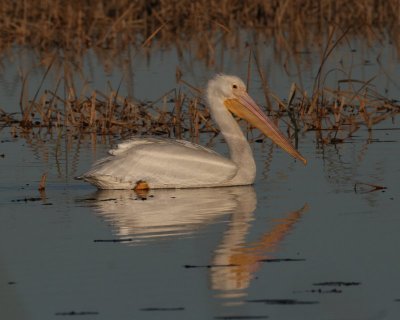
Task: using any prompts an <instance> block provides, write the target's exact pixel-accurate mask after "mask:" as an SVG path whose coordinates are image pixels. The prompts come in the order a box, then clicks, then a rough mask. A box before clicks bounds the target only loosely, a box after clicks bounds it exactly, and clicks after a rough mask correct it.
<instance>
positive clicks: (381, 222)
mask: <svg viewBox="0 0 400 320" xmlns="http://www.w3.org/2000/svg"><path fill="white" fill-rule="evenodd" d="M381 51H384V52H386V53H390V48H386V49H382V50H381ZM342 53H343V52H342ZM346 54H348V52H347V53H346ZM364 54H365V53H364ZM368 54H369V53H367V54H366V55H368ZM344 55H345V54H344V53H343V54H342V56H344ZM161 56H162V55H160V57H158V58H159V59H158V58H157V57H156V58H155V59H153V61H155V65H156V66H164V67H165V68H171V70H169V71H168V72H167V73H166V74H168V76H171V79H170V78H167V79H164V81H161V82H160V88H158V89H157V91H158V93H159V94H158V93H157V94H156V96H158V95H161V94H163V93H164V92H165V91H166V90H164V87H165V88H167V86H169V87H168V89H169V88H170V87H173V86H174V84H173V81H174V80H173V76H174V68H175V65H174V64H173V63H171V64H166V63H164V64H163V63H162V62H163V61H169V60H168V57H167V58H166V57H165V56H164V58H162V57H161ZM163 59H165V60H163ZM159 61H160V62H159ZM173 61H175V60H173ZM226 63H227V62H226ZM230 64H231V65H233V67H230V68H228V69H229V70H228V71H232V72H234V71H235V70H236V69H239V67H237V64H235V63H234V62H232V61H230ZM171 65H173V68H172V67H170V66H171ZM360 65H363V67H362V68H360V69H359V70H364V71H365V73H362V72H361V71H359V73H358V75H363V76H365V79H367V78H368V77H369V74H368V72H370V71H368V70H370V69H368V68H369V67H370V66H367V64H363V63H360ZM374 65H375V67H376V64H374ZM168 66H169V67H168ZM146 68H147V67H146ZM146 68H145V67H143V68H142V69H141V68H138V74H141V73H142V74H145V71H146V70H148V69H146ZM244 68H245V67H242V69H241V71H239V72H237V73H239V74H240V73H242V74H243V70H244ZM313 68H315V67H312V68H311V69H310V70H313ZM371 68H374V67H371ZM396 68H397V67H396ZM396 68H392V69H391V70H396ZM152 70H154V69H152ZM195 70H196V69H195ZM374 70H376V69H374ZM7 72H10V74H12V71H10V70H8V71H7ZM196 72H197V71H196ZM196 72H195V71H194V72H193V74H192V75H191V77H192V78H193V79H196V78H197V79H201V80H198V81H199V83H201V82H202V81H203V83H204V78H206V77H207V76H208V74H207V72H203V73H202V75H201V76H199V77H197V76H196ZM274 72H275V75H278V76H279V75H281V74H282V73H279V72H278V71H276V70H275V71H274ZM154 73H155V75H156V76H157V77H159V75H160V73H158V74H157V72H156V71H154ZM309 73H310V74H311V73H312V72H311V71H309ZM272 74H273V75H274V73H272ZM152 77H153V76H150V75H148V76H147V77H144V76H143V79H144V80H143V82H140V81H139V80H137V81H138V83H139V82H140V83H144V84H141V85H140V86H141V87H140V88H145V89H143V91H141V90H136V92H137V93H135V94H137V95H138V96H140V97H142V98H145V97H147V98H153V96H152V95H151V94H150V93H149V92H150V89H151V88H153V87H152V86H151V85H150V83H151V81H152V80H151V79H153V78H152ZM4 79H9V78H7V77H4ZM271 79H275V80H276V82H272V85H273V86H274V88H280V90H281V91H282V95H281V96H285V95H286V93H287V92H288V88H289V87H290V81H289V80H287V78H286V80H285V79H281V78H279V77H275V78H274V77H272V78H271ZM278 79H280V80H279V81H282V83H283V84H282V85H280V84H279V83H278V82H279V81H278ZM310 79H311V76H309V80H308V81H309V82H310ZM7 81H8V80H7ZM169 81H170V82H171V83H170V84H168V85H167V84H166V83H168V82H169ZM3 83H4V82H3ZM146 83H147V85H146ZM377 85H379V86H381V87H382V88H386V89H387V88H389V89H388V92H389V94H391V95H392V97H395V96H396V95H397V96H398V91H396V90H395V89H396V87H395V86H394V85H393V84H392V83H391V82H390V81H389V82H387V83H384V82H383V81H381V82H379V81H378V82H377ZM7 88H9V87H7ZM256 89H257V86H255V87H253V89H252V90H253V92H256V91H257V90H256ZM15 91H16V92H18V90H16V89H15ZM275 91H276V90H275ZM278 91H279V90H278ZM396 92H397V94H396ZM8 93H9V96H8V98H7V95H6V94H5V95H4V100H3V101H2V103H3V104H7V103H8V102H7V101H8V100H7V99H11V100H12V99H16V93H13V91H12V90H11V91H9V92H8ZM152 94H153V93H152ZM256 99H257V100H259V101H260V100H262V95H261V94H260V93H258V95H257V94H256ZM204 140H206V138H204ZM95 141H97V142H99V138H97V139H95ZM0 142H1V143H0V155H1V157H0V164H1V168H2V169H1V171H0V191H1V198H0V212H1V213H0V318H1V319H57V318H61V319H64V318H70V317H73V318H74V319H75V318H77V319H78V318H79V319H264V318H267V317H269V319H327V320H331V319H346V320H347V319H398V318H399V315H400V301H399V299H400V273H399V270H400V269H399V267H400V253H399V252H400V233H399V225H400V184H399V181H400V167H399V159H400V148H399V142H400V130H399V124H398V118H397V119H389V120H387V121H385V122H384V123H380V124H379V125H377V126H376V127H375V128H374V130H372V132H368V131H367V130H366V129H365V128H362V129H360V130H359V131H358V132H357V133H356V134H355V135H354V137H353V139H349V140H346V143H343V144H337V145H326V146H324V147H323V148H322V147H317V146H316V142H315V133H313V132H309V133H307V134H305V135H303V136H302V137H301V138H300V144H299V149H300V151H301V152H302V154H303V155H304V156H305V157H306V158H307V159H308V161H309V164H308V165H307V166H306V167H304V166H302V165H301V164H300V163H298V162H295V161H294V160H292V159H291V158H289V157H288V156H287V155H286V154H285V153H284V152H283V151H281V150H280V149H277V148H275V147H273V146H271V144H270V143H269V142H265V143H254V144H253V145H252V147H253V150H254V155H255V158H256V162H257V168H258V172H257V180H256V183H255V184H254V186H251V187H237V188H221V189H218V188H217V189H201V190H164V191H162V190H159V191H153V192H151V193H150V194H147V195H145V196H143V195H142V196H140V195H136V194H135V193H133V192H125V191H123V192H121V191H112V192H107V191H103V192H99V191H96V189H95V188H93V187H92V186H90V185H87V184H85V183H83V182H80V181H75V180H73V177H74V176H76V175H78V174H79V173H82V172H83V171H85V170H86V169H87V168H88V167H89V166H90V163H92V162H93V161H94V160H95V159H98V158H100V157H102V156H104V155H105V153H106V150H107V149H108V148H109V147H110V144H111V143H112V142H113V141H109V142H107V143H97V144H94V143H93V141H92V140H91V139H90V137H81V138H79V139H72V138H68V137H66V136H59V137H58V136H57V134H54V136H53V137H50V136H45V135H43V136H42V138H41V139H33V138H24V137H22V136H20V137H13V136H12V134H11V132H10V130H9V129H7V128H6V129H3V130H2V131H1V132H0ZM212 147H213V148H214V149H216V150H218V151H220V152H222V153H225V152H226V146H225V145H224V143H223V142H222V141H220V140H218V139H217V140H216V141H215V143H214V144H213V145H212ZM45 172H47V173H48V182H47V188H46V192H45V193H43V194H40V193H39V192H38V191H37V186H38V183H39V180H40V177H41V175H42V174H43V173H45ZM360 183H369V184H375V185H380V186H384V187H386V188H387V189H384V190H376V191H372V192H371V190H372V188H371V187H368V186H366V185H362V184H360ZM355 185H356V188H355Z"/></svg>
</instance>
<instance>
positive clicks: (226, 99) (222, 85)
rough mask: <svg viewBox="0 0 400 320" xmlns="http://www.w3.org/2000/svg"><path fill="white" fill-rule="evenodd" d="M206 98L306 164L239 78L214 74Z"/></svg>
mask: <svg viewBox="0 0 400 320" xmlns="http://www.w3.org/2000/svg"><path fill="white" fill-rule="evenodd" d="M207 98H208V101H209V104H210V106H211V105H212V104H213V103H212V101H218V102H222V104H223V105H224V106H225V108H227V109H228V110H229V111H230V112H231V113H233V114H235V115H236V116H238V117H239V118H242V119H244V120H246V121H247V122H249V123H250V124H251V125H253V126H254V127H256V128H257V129H259V130H260V131H261V132H262V133H264V134H265V135H266V136H267V137H268V138H270V139H271V140H272V141H273V142H274V143H276V144H277V145H278V146H280V147H281V148H282V149H283V150H285V151H286V152H287V153H289V154H290V155H291V156H293V157H294V158H297V159H299V160H300V161H301V162H303V164H307V160H306V159H305V158H304V157H303V156H302V155H301V154H300V153H299V152H298V151H297V150H296V149H295V148H294V147H293V145H292V144H291V142H290V141H289V140H288V138H287V137H286V136H285V135H284V134H283V133H282V132H281V131H280V130H279V129H278V127H277V126H276V125H275V123H273V122H272V120H270V119H269V118H268V117H267V116H266V114H265V113H264V112H263V111H262V110H261V108H260V107H259V106H258V105H257V104H256V103H255V102H254V100H253V99H252V98H251V97H250V96H249V95H248V93H247V91H246V85H245V84H244V82H243V81H242V80H241V79H240V78H238V77H236V76H231V75H224V74H219V75H217V76H215V77H214V78H213V79H211V80H210V81H209V82H208V86H207ZM222 104H221V103H220V105H222Z"/></svg>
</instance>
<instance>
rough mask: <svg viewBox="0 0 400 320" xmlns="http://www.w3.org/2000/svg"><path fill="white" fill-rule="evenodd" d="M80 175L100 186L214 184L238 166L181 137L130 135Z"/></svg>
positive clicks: (197, 185)
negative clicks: (174, 138)
mask: <svg viewBox="0 0 400 320" xmlns="http://www.w3.org/2000/svg"><path fill="white" fill-rule="evenodd" d="M109 153H110V154H111V156H109V157H107V158H104V159H101V160H100V161H98V162H97V163H95V164H94V165H93V167H92V169H91V170H90V171H89V172H87V173H86V174H84V175H83V176H82V177H81V178H83V179H84V180H87V181H89V182H91V183H93V184H95V185H96V186H98V187H99V188H101V189H132V188H133V187H134V186H135V185H136V183H138V182H139V181H145V182H146V183H147V184H148V185H149V187H150V188H171V187H172V188H188V187H199V186H214V185H220V184H223V183H224V182H226V181H229V180H230V179H232V178H233V177H234V176H235V174H236V172H237V170H238V168H237V166H236V164H235V163H234V162H232V161H231V160H229V159H225V158H224V157H222V156H221V155H219V154H218V153H216V152H214V151H212V150H210V149H207V148H204V147H202V146H199V145H197V144H193V143H190V142H188V141H183V140H167V139H154V138H145V139H143V138H140V139H131V140H129V141H126V142H123V143H121V144H119V145H118V146H117V148H116V149H113V150H110V151H109Z"/></svg>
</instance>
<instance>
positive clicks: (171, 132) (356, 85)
mask: <svg viewBox="0 0 400 320" xmlns="http://www.w3.org/2000/svg"><path fill="white" fill-rule="evenodd" d="M313 90H314V91H313V92H311V93H307V92H306V91H304V90H303V89H301V88H300V87H299V86H297V85H296V84H293V85H292V87H291V90H290V92H289V94H288V99H286V100H283V99H280V98H279V97H278V96H277V95H275V94H274V93H272V92H269V91H268V95H269V96H270V97H271V98H270V99H269V100H268V101H269V102H270V106H265V107H264V109H265V111H266V112H267V113H268V114H269V115H270V117H272V118H273V119H275V121H277V122H280V126H281V128H282V129H284V130H286V131H287V133H288V135H289V136H291V137H292V138H294V139H295V141H296V144H297V141H298V135H299V134H301V133H305V132H309V131H314V132H315V133H316V137H317V141H318V142H319V143H322V144H337V143H342V142H345V140H346V139H348V138H351V137H352V136H353V134H354V133H355V132H356V131H357V130H358V129H360V128H362V127H364V128H365V127H366V128H367V129H368V130H372V129H373V127H374V125H376V124H378V123H380V122H381V121H384V120H386V119H388V118H391V117H395V116H396V115H398V114H399V113H400V104H398V103H397V101H392V100H388V99H387V98H385V97H384V96H382V95H380V94H379V93H378V92H376V91H375V90H374V86H373V85H372V84H371V83H370V82H368V81H367V82H363V81H359V80H354V79H346V80H340V81H339V82H338V84H337V87H336V88H328V87H320V88H318V90H315V89H313ZM265 91H266V92H267V89H265ZM35 98H36V100H33V101H29V103H28V106H29V107H28V108H26V109H25V110H24V112H23V113H22V114H21V115H20V114H6V113H4V112H3V113H1V114H0V122H1V123H2V125H3V126H9V127H12V128H13V129H12V130H13V131H14V132H15V131H17V130H20V131H24V132H25V134H26V133H29V132H31V131H36V132H38V131H42V132H43V131H46V132H52V131H58V132H60V130H61V131H64V132H65V131H69V132H74V133H75V134H76V135H81V134H87V133H92V134H96V135H114V136H116V135H117V136H121V137H126V136H129V135H132V134H134V135H159V136H166V137H174V138H182V137H190V138H192V139H193V138H198V137H199V135H200V134H202V133H213V134H218V132H219V131H218V128H217V127H216V126H215V124H214V122H213V121H212V119H211V117H210V113H209V110H208V108H207V106H206V105H205V101H204V99H203V96H202V91H201V89H198V88H195V87H194V86H192V85H190V84H188V83H186V82H185V81H184V80H181V84H178V85H177V88H175V89H172V90H170V91H169V92H167V93H165V94H163V95H162V96H161V97H160V98H159V99H156V100H155V101H153V102H140V101H134V100H132V99H131V98H128V97H123V96H121V95H119V94H118V91H116V90H112V89H111V90H110V92H108V93H107V94H106V93H102V92H100V91H97V90H95V91H92V92H88V93H86V94H85V93H83V92H81V93H80V94H79V96H78V95H74V94H73V93H72V92H70V94H69V95H68V96H67V98H62V97H61V96H59V95H58V94H57V92H54V91H49V90H47V91H45V92H44V94H43V95H42V96H40V97H35ZM243 127H244V129H245V130H247V131H248V132H249V131H251V132H252V133H253V135H252V136H254V132H253V128H251V127H248V126H245V125H244V126H243ZM257 139H258V140H259V139H264V138H263V137H262V136H261V135H259V134H258V133H257V131H256V132H255V136H254V140H257Z"/></svg>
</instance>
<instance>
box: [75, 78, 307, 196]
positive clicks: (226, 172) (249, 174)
mask: <svg viewBox="0 0 400 320" xmlns="http://www.w3.org/2000/svg"><path fill="white" fill-rule="evenodd" d="M207 101H208V106H209V108H210V110H211V115H212V117H213V119H214V121H215V122H216V124H217V125H218V126H219V129H220V130H221V133H222V135H223V136H224V138H225V141H226V143H227V144H228V148H229V152H230V159H226V158H224V157H222V156H221V155H219V154H218V153H216V152H214V151H212V150H210V149H207V148H204V147H202V146H200V145H197V144H193V143H190V142H188V141H183V140H168V139H155V138H134V139H131V140H128V141H126V142H123V143H121V144H119V145H118V146H117V148H116V149H112V150H110V151H109V154H110V155H111V156H108V157H106V158H104V159H101V160H99V161H98V162H96V163H95V164H94V165H93V166H92V168H91V169H90V170H89V171H88V172H87V173H85V174H83V175H82V176H80V177H78V179H83V180H85V181H88V182H90V183H92V184H94V185H95V186H97V187H98V188H99V189H160V188H200V187H222V186H238V185H250V184H252V183H253V182H254V178H255V175H256V165H255V162H254V158H253V154H252V151H251V148H250V145H249V143H248V142H247V140H246V138H245V136H244V135H243V133H242V130H241V129H240V127H239V125H238V123H237V122H236V120H235V119H234V117H233V116H232V114H231V113H230V112H232V113H234V114H235V115H237V116H238V117H240V118H242V119H245V120H247V121H248V122H249V123H250V124H252V125H253V126H255V127H256V128H258V129H259V130H260V131H261V132H263V133H264V134H265V135H266V136H267V137H269V138H270V139H272V141H273V142H275V143H276V144H277V145H279V146H280V147H281V148H282V149H284V150H285V151H286V152H288V153H289V154H290V155H292V156H293V157H295V158H297V159H299V160H301V161H302V162H303V163H304V164H306V163H307V161H306V159H305V158H304V157H303V156H302V155H301V154H300V153H299V152H298V151H297V150H296V149H295V148H294V147H293V146H292V144H291V143H290V141H289V140H288V139H287V138H286V137H285V136H284V135H283V133H282V132H280V131H279V129H278V128H277V126H276V125H275V124H274V123H273V122H272V121H271V120H270V119H268V118H267V116H266V115H265V114H264V113H263V112H262V111H261V109H260V108H259V107H258V106H257V104H256V103H255V102H254V100H253V99H252V98H251V97H250V96H249V95H248V94H247V92H246V86H245V84H244V83H243V81H242V80H241V79H240V78H238V77H235V76H229V75H223V74H220V75H217V76H215V77H214V78H213V79H211V80H210V81H209V82H208V85H207Z"/></svg>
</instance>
